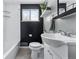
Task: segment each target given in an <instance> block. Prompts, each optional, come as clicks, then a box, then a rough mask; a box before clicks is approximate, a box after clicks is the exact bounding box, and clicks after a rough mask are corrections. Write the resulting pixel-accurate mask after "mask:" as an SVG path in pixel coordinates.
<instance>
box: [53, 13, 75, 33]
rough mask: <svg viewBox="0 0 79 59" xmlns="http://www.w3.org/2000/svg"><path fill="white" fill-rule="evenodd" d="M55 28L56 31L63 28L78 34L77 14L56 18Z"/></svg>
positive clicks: (65, 30)
mask: <svg viewBox="0 0 79 59" xmlns="http://www.w3.org/2000/svg"><path fill="white" fill-rule="evenodd" d="M55 30H56V31H59V30H62V31H64V32H69V33H72V34H76V14H73V15H71V16H67V17H64V18H60V19H56V21H55Z"/></svg>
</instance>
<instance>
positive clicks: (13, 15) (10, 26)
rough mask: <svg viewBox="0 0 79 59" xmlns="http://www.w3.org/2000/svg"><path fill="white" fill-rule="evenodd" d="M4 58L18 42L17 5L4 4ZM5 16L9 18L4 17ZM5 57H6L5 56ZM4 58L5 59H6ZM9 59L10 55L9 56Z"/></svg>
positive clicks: (18, 14)
mask: <svg viewBox="0 0 79 59" xmlns="http://www.w3.org/2000/svg"><path fill="white" fill-rule="evenodd" d="M4 11H9V12H10V13H6V12H4V19H3V21H4V23H3V24H4V40H3V42H4V44H3V47H4V56H5V55H6V54H7V55H8V54H9V53H10V52H12V51H10V50H13V49H14V48H15V47H16V45H17V44H18V43H19V41H20V10H19V5H17V4H7V3H4ZM5 15H7V16H9V17H5ZM12 48H13V49H12ZM6 57H7V56H6ZM6 57H5V59H6ZM9 57H10V54H9Z"/></svg>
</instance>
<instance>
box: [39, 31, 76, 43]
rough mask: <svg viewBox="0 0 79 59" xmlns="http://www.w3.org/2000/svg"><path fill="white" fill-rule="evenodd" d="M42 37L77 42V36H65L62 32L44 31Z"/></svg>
mask: <svg viewBox="0 0 79 59" xmlns="http://www.w3.org/2000/svg"><path fill="white" fill-rule="evenodd" d="M41 37H44V38H47V39H51V40H59V41H63V42H64V43H71V42H72V43H75V42H76V38H73V37H68V36H64V35H61V34H60V33H44V34H42V35H41Z"/></svg>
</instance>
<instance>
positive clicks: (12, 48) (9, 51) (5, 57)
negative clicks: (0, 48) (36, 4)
mask: <svg viewBox="0 0 79 59" xmlns="http://www.w3.org/2000/svg"><path fill="white" fill-rule="evenodd" d="M18 45H19V42H17V43H16V44H15V45H13V46H12V47H11V48H10V49H9V50H8V51H7V52H6V53H5V54H4V55H3V58H4V59H7V57H8V56H9V55H10V54H11V52H12V51H13V50H14V49H16V47H18Z"/></svg>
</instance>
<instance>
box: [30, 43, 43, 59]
mask: <svg viewBox="0 0 79 59" xmlns="http://www.w3.org/2000/svg"><path fill="white" fill-rule="evenodd" d="M29 48H30V49H31V51H32V53H31V58H32V59H38V58H39V53H40V50H41V48H43V47H42V44H40V43H38V42H31V43H30V44H29Z"/></svg>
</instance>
